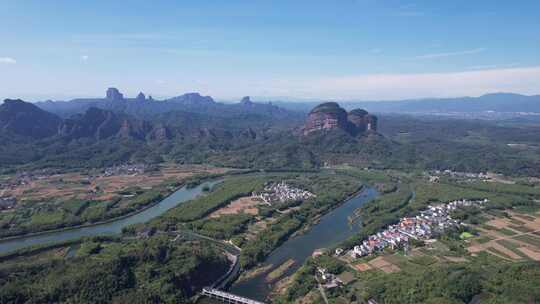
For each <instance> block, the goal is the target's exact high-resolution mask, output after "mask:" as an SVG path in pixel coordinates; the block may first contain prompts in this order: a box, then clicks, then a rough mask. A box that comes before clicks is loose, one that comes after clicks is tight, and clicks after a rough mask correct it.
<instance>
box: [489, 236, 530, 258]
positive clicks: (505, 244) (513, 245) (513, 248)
mask: <svg viewBox="0 0 540 304" xmlns="http://www.w3.org/2000/svg"><path fill="white" fill-rule="evenodd" d="M497 244H499V245H501V246H503V247H504V248H506V249H508V250H510V251H512V252H513V253H515V254H517V255H518V256H520V257H521V258H522V259H526V260H529V259H530V258H529V257H528V256H527V255H526V254H524V253H523V252H521V251H520V250H518V248H519V247H520V246H519V245H518V244H516V243H513V242H511V241H509V240H498V241H497Z"/></svg>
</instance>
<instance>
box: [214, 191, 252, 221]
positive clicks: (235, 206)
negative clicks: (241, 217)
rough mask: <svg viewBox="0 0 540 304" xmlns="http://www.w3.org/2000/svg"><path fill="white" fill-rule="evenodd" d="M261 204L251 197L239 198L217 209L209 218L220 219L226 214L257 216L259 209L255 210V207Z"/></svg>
mask: <svg viewBox="0 0 540 304" xmlns="http://www.w3.org/2000/svg"><path fill="white" fill-rule="evenodd" d="M260 204H261V201H260V200H258V199H257V198H256V197H253V196H247V197H241V198H239V199H237V200H235V201H233V202H231V203H230V204H228V205H227V206H225V207H223V208H221V209H218V210H216V211H214V212H212V213H211V214H210V217H211V218H216V217H220V216H222V215H226V214H240V213H245V214H252V215H257V214H259V209H257V206H258V205H260Z"/></svg>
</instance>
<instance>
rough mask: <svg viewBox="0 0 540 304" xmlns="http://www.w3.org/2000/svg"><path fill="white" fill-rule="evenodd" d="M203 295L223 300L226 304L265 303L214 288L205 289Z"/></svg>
mask: <svg viewBox="0 0 540 304" xmlns="http://www.w3.org/2000/svg"><path fill="white" fill-rule="evenodd" d="M202 295H204V296H208V297H210V298H214V299H217V300H221V301H223V302H226V303H233V304H264V303H263V302H259V301H255V300H251V299H248V298H244V297H240V296H237V295H233V294H232V293H228V292H224V291H221V290H217V289H214V288H208V287H206V288H203V291H202Z"/></svg>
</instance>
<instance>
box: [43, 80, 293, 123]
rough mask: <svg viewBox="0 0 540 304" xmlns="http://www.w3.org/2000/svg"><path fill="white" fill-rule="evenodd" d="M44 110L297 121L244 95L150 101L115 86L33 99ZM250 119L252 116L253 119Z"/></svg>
mask: <svg viewBox="0 0 540 304" xmlns="http://www.w3.org/2000/svg"><path fill="white" fill-rule="evenodd" d="M36 105H37V106H39V107H40V108H42V109H43V110H45V111H49V112H52V113H55V114H57V115H59V116H61V117H64V118H68V117H70V116H72V115H74V114H82V113H84V112H85V111H86V110H88V109H89V108H91V107H93V108H99V109H104V110H108V111H112V112H115V113H118V114H127V115H130V116H133V117H134V118H137V119H141V120H148V121H153V122H162V121H160V120H159V119H160V117H163V115H164V114H168V113H171V112H179V113H180V112H183V113H193V114H194V115H198V114H200V115H209V116H212V117H221V118H228V119H235V118H236V119H244V118H246V117H248V116H252V117H254V116H257V118H256V120H257V121H260V122H265V123H274V122H277V121H279V123H280V124H281V123H283V122H285V123H286V122H288V121H294V122H297V123H301V121H302V119H303V115H302V114H301V113H297V112H293V111H288V110H285V109H283V108H280V107H278V106H276V105H273V104H271V103H259V102H254V101H252V100H251V99H250V98H249V97H244V98H243V99H242V100H241V101H240V102H239V103H220V102H216V101H215V100H214V99H213V98H212V97H210V96H203V95H201V94H199V93H187V94H183V95H180V96H177V97H173V98H169V99H165V100H154V99H153V98H151V97H148V98H146V96H145V95H144V93H142V92H141V93H139V94H138V95H137V96H136V97H135V98H126V97H124V95H123V94H122V93H121V92H120V91H119V90H118V89H116V88H109V89H107V92H106V94H105V97H104V98H90V99H84V98H83V99H74V100H70V101H45V102H37V103H36ZM253 120H254V119H253Z"/></svg>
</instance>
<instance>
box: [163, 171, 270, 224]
mask: <svg viewBox="0 0 540 304" xmlns="http://www.w3.org/2000/svg"><path fill="white" fill-rule="evenodd" d="M267 180H268V178H267V177H255V176H243V177H231V178H228V179H226V180H225V181H224V182H223V183H221V184H219V185H218V186H216V188H215V189H214V190H213V191H211V192H210V193H208V194H207V195H205V196H202V197H200V198H197V199H195V200H192V201H190V202H187V203H184V204H182V205H180V206H178V207H177V208H174V209H173V210H172V212H170V213H169V214H168V216H169V217H173V218H174V219H176V220H178V221H180V222H190V221H195V220H198V219H201V218H203V217H205V216H206V215H208V214H210V213H212V212H213V211H215V210H217V209H219V208H221V207H223V206H225V205H226V204H228V203H230V202H231V201H233V200H234V199H237V198H239V197H242V196H246V195H250V194H251V192H253V191H257V190H260V189H262V187H263V185H264V182H265V181H267Z"/></svg>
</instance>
